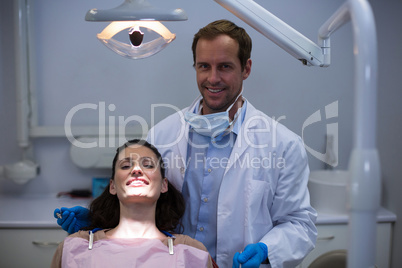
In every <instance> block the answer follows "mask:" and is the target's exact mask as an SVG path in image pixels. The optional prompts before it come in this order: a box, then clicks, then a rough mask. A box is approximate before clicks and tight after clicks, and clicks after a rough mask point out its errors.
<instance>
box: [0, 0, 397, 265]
mask: <svg viewBox="0 0 402 268" xmlns="http://www.w3.org/2000/svg"><path fill="white" fill-rule="evenodd" d="M12 2H13V1H12V0H5V1H2V4H1V9H0V31H1V33H2V35H1V39H0V60H1V61H0V62H1V64H0V120H1V121H0V122H1V123H2V125H3V126H5V127H2V128H1V129H0V131H1V132H0V134H1V137H2V139H1V140H0V144H1V145H0V146H1V147H0V148H2V152H1V153H0V164H1V165H3V164H7V163H13V162H15V161H17V160H19V159H20V157H21V150H20V149H19V148H18V146H17V141H16V123H15V116H16V113H15V104H14V103H15V92H14V87H15V72H14V63H13V57H12V55H13V51H14V47H13V32H12V29H10V28H9V27H8V26H9V25H11V24H12V12H11V11H12ZM32 2H34V3H33V4H32V7H33V9H32V10H33V17H34V22H33V24H32V25H31V27H32V29H33V32H34V36H35V42H34V43H33V44H31V45H33V46H34V51H35V54H34V55H33V56H34V60H35V61H34V63H35V68H34V69H33V78H34V81H33V82H34V83H33V85H34V86H33V90H35V91H36V94H37V101H38V105H37V111H38V120H37V124H38V125H39V126H60V127H62V126H63V124H64V120H65V117H66V115H67V114H68V113H69V111H71V109H72V108H73V107H75V106H77V105H80V104H83V103H91V104H97V105H99V104H101V103H105V105H106V107H108V105H110V104H114V105H115V107H116V109H115V110H113V111H110V110H108V109H107V110H106V113H105V116H106V118H107V119H109V118H110V117H113V118H115V119H116V121H117V120H118V118H119V116H120V117H124V118H128V117H129V116H132V115H137V116H140V117H141V118H144V120H146V121H147V123H148V124H149V125H151V121H152V120H154V121H155V122H158V121H159V120H161V119H163V118H164V117H165V116H166V115H168V114H170V113H172V112H174V111H173V109H167V108H165V109H160V110H157V112H156V114H155V116H154V117H152V115H151V108H150V107H151V104H160V103H165V104H170V105H173V106H176V107H178V108H183V107H185V106H187V105H188V104H189V103H190V102H192V100H193V99H194V98H195V97H196V96H197V94H198V93H197V89H196V84H195V72H194V70H193V68H192V54H191V49H190V46H191V41H192V36H193V34H194V33H195V32H196V31H197V30H198V29H199V28H200V27H202V26H204V25H206V24H207V23H209V22H211V21H213V20H216V19H221V18H226V19H230V20H232V21H234V22H235V23H237V24H238V25H240V26H242V27H244V28H245V29H246V30H247V31H248V32H249V34H250V36H251V37H252V39H253V52H252V59H253V66H252V74H251V76H250V77H249V78H248V79H247V80H246V81H245V84H244V87H245V88H244V90H245V91H244V96H245V97H246V98H247V99H248V100H249V101H250V102H251V103H252V104H253V105H254V106H256V107H258V108H259V109H261V110H262V111H263V112H265V113H267V114H268V115H270V116H272V117H275V118H276V119H278V120H280V122H281V123H283V124H285V125H286V126H287V127H288V128H290V129H291V130H293V131H294V132H296V133H297V134H299V135H303V138H304V141H305V144H306V145H307V146H309V147H310V148H311V149H312V150H315V151H317V152H325V133H326V125H327V124H331V123H332V124H333V123H337V124H338V129H339V165H338V167H337V168H338V169H346V168H347V166H348V161H349V155H350V150H351V147H352V145H353V144H352V139H351V137H352V129H353V124H354V122H353V99H354V94H353V64H354V61H353V50H352V46H353V40H352V31H351V27H350V24H348V25H346V26H344V27H343V28H341V29H340V30H339V31H337V32H336V33H335V34H334V35H333V36H332V39H331V44H332V62H331V66H330V67H329V68H317V67H305V66H302V64H301V63H299V62H298V61H297V60H295V59H294V58H293V57H291V56H290V55H288V54H287V53H286V52H284V51H282V50H281V49H280V48H279V47H277V46H276V45H275V44H273V43H272V42H270V41H269V40H267V39H266V38H265V37H263V36H262V35H261V34H259V33H258V32H257V31H255V30H254V29H252V28H251V27H249V26H248V25H247V24H245V23H244V22H242V21H241V20H239V19H237V18H236V17H235V16H234V15H232V14H230V13H229V12H228V11H226V10H225V9H223V8H221V7H220V6H219V5H218V4H216V3H215V2H214V1H212V0H211V1H203V4H199V3H198V2H197V4H194V2H193V1H185V0H172V1H169V4H170V5H171V6H173V7H181V8H183V9H184V10H185V11H186V12H187V14H188V16H189V20H188V21H187V22H168V23H165V25H166V26H167V27H168V28H169V29H170V30H171V31H172V32H174V33H176V34H177V37H176V40H174V41H173V43H172V44H170V45H169V46H168V47H167V48H166V49H164V50H163V51H161V52H160V53H158V54H156V55H155V56H153V57H150V58H147V59H143V60H138V61H133V60H128V59H125V58H123V57H120V56H118V55H117V54H114V52H112V51H110V50H109V49H107V48H106V47H105V46H103V45H102V44H101V43H100V42H99V41H98V40H97V39H96V36H95V34H96V33H99V32H100V31H102V29H103V28H104V27H105V26H106V25H107V23H94V22H85V21H84V15H85V13H86V11H87V10H89V9H91V8H94V7H97V8H99V9H107V8H111V7H114V6H117V5H119V4H120V3H121V2H122V1H121V0H113V1H111V0H87V1H80V0H69V1H50V0H35V1H32ZM150 2H151V3H153V4H155V5H159V6H164V7H168V4H167V3H166V2H167V1H162V0H153V1H151V0H150ZM256 2H257V3H259V4H261V5H263V6H264V7H266V8H268V9H269V10H270V11H271V12H272V13H273V14H275V15H276V16H278V17H279V18H281V19H282V20H284V21H286V22H287V23H288V24H290V25H291V26H293V27H294V28H295V29H296V30H298V31H300V32H301V33H302V34H304V35H305V36H307V37H308V38H310V39H311V40H313V41H315V40H316V36H317V30H318V28H319V27H320V26H321V24H322V23H323V22H324V21H325V20H326V19H327V18H328V17H329V16H330V15H331V14H332V13H333V12H334V11H335V10H336V9H337V8H338V7H339V6H340V5H341V3H343V1H340V0H337V1H333V0H321V1H316V0H305V1H298V0H283V1H266V0H265V1H264V0H259V1H256ZM370 3H371V4H372V6H373V10H374V14H375V17H376V23H377V31H378V39H379V45H378V46H379V92H378V119H377V122H378V132H377V134H378V138H377V140H378V148H379V152H380V156H381V165H382V174H383V193H384V194H383V202H382V203H383V206H385V207H386V208H388V209H390V210H391V211H393V212H395V213H396V214H397V215H402V208H400V207H397V204H400V203H401V200H400V197H399V196H400V195H398V193H397V189H400V188H401V187H400V186H401V182H400V181H401V180H399V176H400V173H401V168H400V164H399V162H400V159H401V157H402V153H401V150H400V149H402V144H401V143H402V142H401V140H400V139H398V138H397V133H400V130H401V124H400V123H399V121H400V120H398V119H399V117H400V115H401V114H402V111H401V109H402V108H401V106H400V105H398V103H397V102H398V101H399V100H400V99H401V95H402V93H401V90H400V85H401V84H402V81H401V80H402V78H401V76H400V75H398V74H399V73H400V71H399V70H400V67H399V61H398V59H399V60H400V59H402V51H401V49H400V44H401V39H402V37H401V35H398V34H395V33H400V32H401V30H402V18H401V17H400V16H398V14H397V11H398V10H401V8H402V3H401V2H400V1H396V0H395V1H392V0H385V1H384V0H383V1H379V0H376V1H374V0H372V1H370ZM289 7H292V8H291V10H289ZM398 87H399V88H398ZM335 101H338V117H337V118H332V119H329V120H325V114H324V109H325V106H326V105H328V104H331V103H333V102H335ZM394 102H395V104H394ZM317 110H320V111H321V116H322V118H323V120H322V121H320V122H317V123H315V124H314V125H311V126H308V127H306V128H305V129H303V123H304V122H305V121H306V119H307V118H308V117H309V116H310V115H312V114H313V113H314V112H316V111H317ZM98 112H99V111H98V110H90V109H87V110H85V112H84V111H82V112H80V113H77V114H76V116H75V117H74V118H73V123H74V124H75V125H83V126H86V125H96V124H98V123H99V114H98ZM106 123H107V124H108V123H109V121H107V122H106ZM33 145H34V153H35V159H36V161H37V162H38V163H39V164H40V166H41V174H40V175H39V176H38V177H37V178H36V179H35V180H33V181H31V182H29V183H28V184H26V185H23V186H19V185H15V184H13V183H12V182H10V181H5V180H0V193H12V194H15V195H27V194H45V193H56V192H61V191H68V190H71V189H73V188H88V187H90V185H91V178H92V177H97V176H108V175H109V170H92V169H90V170H88V169H81V168H78V167H76V166H75V165H74V164H73V163H72V162H71V160H70V157H69V150H70V142H69V141H68V140H67V139H66V138H36V139H34V140H33ZM309 161H310V168H311V169H312V170H315V169H320V168H323V163H322V162H321V161H320V160H318V159H316V158H315V157H314V156H313V155H312V154H311V153H309ZM393 246H394V252H399V251H400V250H402V225H401V224H400V223H397V224H396V226H395V235H394V241H393ZM397 257H398V256H396V254H394V256H393V267H401V266H402V260H398V258H397Z"/></svg>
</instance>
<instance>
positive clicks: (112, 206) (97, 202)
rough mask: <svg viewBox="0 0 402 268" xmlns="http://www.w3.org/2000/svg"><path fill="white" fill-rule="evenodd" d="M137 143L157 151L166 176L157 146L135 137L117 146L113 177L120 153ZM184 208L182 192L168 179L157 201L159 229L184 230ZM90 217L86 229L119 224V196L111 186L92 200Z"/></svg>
mask: <svg viewBox="0 0 402 268" xmlns="http://www.w3.org/2000/svg"><path fill="white" fill-rule="evenodd" d="M135 144H138V145H142V146H145V147H147V148H149V149H151V150H152V151H153V152H154V153H155V155H156V157H157V158H158V164H159V166H160V171H161V174H162V178H165V166H164V163H163V160H162V156H161V154H160V153H159V151H158V150H157V149H156V147H155V146H153V145H152V144H150V143H148V142H147V141H145V140H139V139H134V140H130V141H128V142H126V143H125V144H123V145H122V146H120V147H119V148H117V150H116V155H115V157H114V159H113V167H112V177H111V179H112V180H114V175H115V169H116V163H117V160H118V156H119V153H120V152H121V151H123V150H124V149H125V148H127V147H129V146H131V145H135ZM184 210H185V203H184V199H183V196H182V194H181V193H180V192H179V191H178V190H177V189H176V188H175V187H174V186H173V185H172V184H171V183H170V182H169V181H168V191H167V192H166V193H161V195H160V197H159V199H158V201H157V203H156V213H155V222H156V227H157V228H158V229H159V230H161V231H166V232H178V231H182V225H181V221H180V220H181V217H182V216H183V214H184ZM89 218H90V220H91V226H89V227H87V228H85V229H86V230H92V229H94V228H102V229H108V228H114V227H116V226H117V225H118V224H119V220H120V203H119V199H118V198H117V195H112V194H111V193H110V192H109V187H106V188H105V190H104V191H103V193H102V194H101V195H100V196H99V197H97V198H96V199H94V200H93V201H92V202H91V204H90V207H89ZM176 227H179V228H178V229H179V230H177V229H176Z"/></svg>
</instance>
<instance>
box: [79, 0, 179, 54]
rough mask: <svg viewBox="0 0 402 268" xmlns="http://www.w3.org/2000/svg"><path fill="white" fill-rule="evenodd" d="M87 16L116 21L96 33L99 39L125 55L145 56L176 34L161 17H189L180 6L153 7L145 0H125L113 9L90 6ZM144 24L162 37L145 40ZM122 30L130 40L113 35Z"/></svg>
mask: <svg viewBox="0 0 402 268" xmlns="http://www.w3.org/2000/svg"><path fill="white" fill-rule="evenodd" d="M85 20H86V21H113V22H112V23H110V24H109V25H108V26H107V27H106V28H105V29H104V30H103V31H102V32H101V33H99V34H98V35H97V37H98V39H99V40H100V41H101V42H102V43H103V44H104V45H105V46H107V47H108V48H110V49H111V50H113V51H114V52H116V53H117V54H119V55H121V56H123V57H126V58H129V59H142V58H146V57H149V56H152V55H154V54H156V53H158V52H159V51H161V50H162V49H163V48H165V47H166V46H167V45H168V44H169V43H171V42H172V41H173V40H174V39H175V37H176V35H175V34H173V33H171V32H170V31H169V30H168V29H167V28H166V27H165V26H164V25H163V24H162V23H160V22H159V21H183V20H187V15H186V13H185V12H184V10H182V9H179V8H178V9H172V10H163V9H159V8H156V7H153V6H152V5H150V4H149V3H148V2H147V1H146V0H125V1H124V3H122V4H121V5H120V6H117V7H115V8H112V9H108V10H98V9H96V8H94V9H91V10H89V11H88V12H87V14H86V16H85ZM141 28H146V29H149V30H151V31H153V32H155V33H157V34H159V35H160V37H159V38H156V39H154V40H152V41H149V42H146V43H144V42H143V40H144V35H145V34H144V33H143V32H142V31H141ZM123 30H127V34H128V37H129V38H128V39H129V40H130V43H125V42H121V41H118V40H116V39H114V38H113V37H114V36H115V35H116V34H117V33H119V32H121V31H123Z"/></svg>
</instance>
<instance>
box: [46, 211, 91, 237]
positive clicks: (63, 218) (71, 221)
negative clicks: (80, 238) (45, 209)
mask: <svg viewBox="0 0 402 268" xmlns="http://www.w3.org/2000/svg"><path fill="white" fill-rule="evenodd" d="M88 214H89V210H88V209H86V208H84V207H80V206H76V207H72V208H66V207H62V208H61V209H58V208H56V209H55V210H54V213H53V215H54V217H55V218H56V219H57V224H58V225H60V226H61V228H63V230H64V231H66V232H68V233H69V234H73V233H75V232H78V231H79V230H80V229H82V228H83V227H87V226H89V225H91V222H90V221H89V215H88Z"/></svg>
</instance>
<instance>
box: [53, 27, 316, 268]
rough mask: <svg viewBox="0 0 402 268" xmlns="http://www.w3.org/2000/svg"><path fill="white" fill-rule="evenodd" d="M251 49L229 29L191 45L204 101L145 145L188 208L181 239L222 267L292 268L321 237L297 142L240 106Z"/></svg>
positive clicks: (166, 123) (206, 30)
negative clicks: (156, 154)
mask: <svg viewBox="0 0 402 268" xmlns="http://www.w3.org/2000/svg"><path fill="white" fill-rule="evenodd" d="M251 47H252V42H251V38H250V37H249V35H248V34H247V33H246V31H245V30H244V29H243V28H241V27H238V26H237V25H235V24H234V23H232V22H230V21H227V20H219V21H215V22H212V23H210V24H208V25H207V26H205V27H203V28H201V29H200V30H199V32H198V33H196V34H195V36H194V40H193V44H192V51H193V59H194V68H195V71H196V77H197V85H198V89H199V91H200V94H201V95H200V97H198V98H197V99H196V100H195V101H194V103H193V104H191V105H190V106H189V107H187V108H185V109H183V110H182V111H180V112H177V113H175V114H173V115H171V116H169V117H167V118H166V119H164V120H162V121H161V122H160V123H158V124H157V125H155V127H154V128H152V129H151V130H150V132H149V133H148V140H149V141H150V142H151V143H152V144H154V145H155V146H156V147H157V148H158V150H159V151H160V152H161V154H162V157H163V159H164V161H165V163H166V164H167V177H168V178H169V180H170V181H171V183H172V184H173V185H174V186H175V187H176V188H177V189H181V190H182V194H183V196H184V199H185V200H186V210H185V213H184V216H183V219H182V221H183V222H182V223H183V226H184V234H186V235H189V236H191V237H192V238H195V239H196V240H198V241H200V242H202V243H203V244H204V245H205V246H206V248H207V249H208V251H209V253H210V254H211V256H212V257H213V258H214V259H215V260H216V262H217V264H218V266H219V267H239V265H240V264H241V265H242V266H241V267H243V268H244V267H260V265H261V267H275V268H276V267H295V266H297V265H298V264H299V263H300V262H301V261H302V260H303V259H304V257H305V256H306V255H307V254H308V253H309V252H310V251H311V250H312V249H313V248H314V245H315V241H316V236H317V230H316V227H315V220H316V217H317V214H316V211H315V210H314V209H313V208H312V207H311V206H310V197H309V192H308V189H307V182H308V176H309V168H308V162H307V155H306V151H305V149H304V146H303V142H302V140H301V138H300V137H299V136H297V135H296V134H294V133H293V132H291V131H290V130H289V129H287V128H286V127H284V126H283V125H281V124H279V123H278V122H276V121H274V120H273V119H271V118H270V117H268V116H267V115H265V114H264V113H262V112H261V111H259V110H257V109H256V108H254V106H253V105H252V104H251V103H250V102H248V101H247V99H246V98H244V97H243V81H244V80H246V79H247V78H248V77H249V75H250V72H251V65H252V61H251V59H250V56H251ZM65 212H66V216H68V213H69V212H68V211H65ZM63 215H64V214H63ZM70 216H71V214H70ZM63 218H64V216H63ZM72 221H76V223H75V224H76V225H77V223H78V222H81V223H82V221H80V220H79V219H77V218H75V217H74V216H73V217H69V218H68V219H66V220H65V222H64V223H63V222H62V220H61V219H60V221H58V222H59V224H60V225H62V227H63V228H64V229H65V230H67V229H68V227H69V224H70V223H71V222H72ZM66 223H68V224H66ZM63 224H64V226H63ZM78 225H79V224H78Z"/></svg>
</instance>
